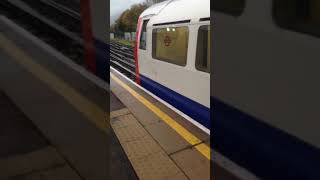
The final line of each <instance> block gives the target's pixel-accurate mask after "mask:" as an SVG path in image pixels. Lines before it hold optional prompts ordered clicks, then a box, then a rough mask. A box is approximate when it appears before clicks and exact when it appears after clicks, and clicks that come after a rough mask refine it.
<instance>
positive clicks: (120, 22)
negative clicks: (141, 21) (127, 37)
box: [110, 3, 147, 32]
mask: <svg viewBox="0 0 320 180" xmlns="http://www.w3.org/2000/svg"><path fill="white" fill-rule="evenodd" d="M146 8H147V5H146V4H145V3H142V4H134V5H132V6H131V8H130V9H127V10H125V11H124V12H123V13H122V14H121V15H120V17H119V18H118V19H117V20H116V22H115V25H114V27H111V29H110V30H111V31H112V30H114V31H123V32H134V31H136V27H137V22H138V18H139V16H140V14H141V13H142V12H143V11H144V10H145V9H146Z"/></svg>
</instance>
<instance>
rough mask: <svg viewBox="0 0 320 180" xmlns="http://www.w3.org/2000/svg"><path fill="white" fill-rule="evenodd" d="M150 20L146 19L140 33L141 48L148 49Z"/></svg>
mask: <svg viewBox="0 0 320 180" xmlns="http://www.w3.org/2000/svg"><path fill="white" fill-rule="evenodd" d="M148 22H149V20H144V21H143V25H142V29H141V35H140V42H139V49H144V50H146V49H147V24H148Z"/></svg>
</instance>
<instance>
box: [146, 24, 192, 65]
mask: <svg viewBox="0 0 320 180" xmlns="http://www.w3.org/2000/svg"><path fill="white" fill-rule="evenodd" d="M188 39H189V29H188V27H166V28H157V29H153V31H152V57H153V58H154V59H157V60H161V61H165V62H168V63H172V64H176V65H180V66H185V65H186V63H187V53H188Z"/></svg>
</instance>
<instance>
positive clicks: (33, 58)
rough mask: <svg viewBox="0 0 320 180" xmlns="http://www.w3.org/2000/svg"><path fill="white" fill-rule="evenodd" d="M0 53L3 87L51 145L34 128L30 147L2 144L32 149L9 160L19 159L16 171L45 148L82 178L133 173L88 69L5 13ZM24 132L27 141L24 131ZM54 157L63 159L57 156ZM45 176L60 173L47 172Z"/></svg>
mask: <svg viewBox="0 0 320 180" xmlns="http://www.w3.org/2000/svg"><path fill="white" fill-rule="evenodd" d="M0 58H1V61H0V89H1V91H2V92H4V93H5V94H6V95H7V96H8V97H9V98H10V100H11V101H12V103H13V104H14V105H15V106H16V107H17V108H18V109H19V110H20V111H21V112H22V113H23V114H24V115H25V117H26V118H27V119H29V120H30V122H32V124H33V126H34V127H36V128H37V129H38V130H39V132H40V133H41V134H42V135H43V137H45V139H46V140H47V141H48V142H50V143H49V144H50V147H52V148H53V149H54V151H53V150H50V148H49V150H47V149H44V148H46V147H47V146H48V145H47V144H45V142H46V141H45V142H42V140H41V138H40V139H39V138H38V140H37V136H36V135H32V134H30V135H29V136H35V140H34V141H36V142H35V145H34V147H33V146H32V148H31V150H30V149H29V148H27V147H24V148H26V149H23V148H21V147H19V146H18V145H19V143H17V144H16V145H15V146H13V145H14V144H13V145H12V148H10V149H9V145H8V146H6V148H7V149H6V150H4V148H3V146H2V145H1V149H2V151H3V154H8V153H9V154H13V155H17V157H18V154H17V152H18V153H19V154H21V153H27V154H28V153H29V152H30V153H31V154H29V155H28V156H27V157H26V159H24V160H23V161H10V163H11V162H14V163H13V164H12V166H17V167H19V166H20V165H22V167H21V169H20V170H18V171H19V172H18V174H23V173H24V171H23V168H24V167H23V165H24V163H25V161H26V160H28V161H30V157H31V159H32V157H33V156H34V154H33V153H35V154H36V156H37V155H39V156H40V157H41V156H43V155H45V154H46V153H49V154H47V155H46V156H48V157H52V158H53V159H57V158H55V155H56V153H55V152H57V153H58V154H59V157H60V156H61V157H63V160H64V161H66V162H68V164H70V166H71V167H72V169H74V170H75V171H76V172H77V175H78V176H80V178H81V179H88V180H89V179H94V180H99V179H101V180H105V179H136V174H135V172H134V171H133V169H132V167H131V164H130V163H129V161H128V158H127V157H126V156H125V154H124V152H123V149H122V147H121V146H120V143H119V141H118V140H117V138H116V136H115V134H114V132H113V130H112V129H111V128H110V126H109V123H108V122H109V120H108V119H109V113H108V111H109V98H108V97H109V95H108V92H107V91H106V89H105V87H102V86H100V85H99V83H94V82H93V81H92V80H93V79H94V78H93V77H92V74H91V76H90V75H88V74H87V75H86V74H85V73H81V72H80V71H78V70H77V68H79V67H75V63H72V62H69V61H68V60H66V58H63V55H62V54H60V53H58V52H56V51H55V50H54V49H52V48H50V47H48V46H47V45H44V44H43V42H40V40H39V39H37V38H36V37H33V36H32V35H30V33H28V32H25V31H24V30H21V28H19V27H16V26H15V25H13V24H12V23H9V24H8V21H4V20H3V18H0ZM67 61H68V62H67ZM80 68H82V67H80ZM82 70H85V69H84V68H82ZM0 119H1V118H0ZM7 128H10V127H7ZM10 131H11V130H10ZM12 138H14V137H12ZM25 138H26V143H27V142H28V136H27V135H26V136H25ZM38 141H39V142H38ZM29 142H30V144H32V142H31V141H29ZM41 143H44V144H41ZM21 145H22V144H21ZM41 149H44V151H42V150H41ZM38 150H39V151H38ZM20 152H21V153H20ZM0 159H1V157H0ZM18 159H20V158H18ZM22 159H23V158H22ZM40 159H41V158H40ZM57 163H58V165H59V166H60V165H61V162H60V161H59V158H58V160H57ZM0 165H1V160H0ZM6 167H9V166H6ZM9 169H11V168H9ZM28 171H29V170H28ZM60 171H65V169H64V168H62V169H61V170H60V169H59V172H60ZM110 171H111V172H110ZM2 172H3V171H2ZM7 176H8V177H10V176H11V175H10V176H9V175H7ZM2 178H5V176H3V177H1V178H0V179H2ZM19 178H20V177H19ZM48 178H49V179H50V178H51V179H61V178H54V175H52V174H51V175H50V173H49V176H48ZM20 179H23V178H20ZM62 179H63V178H62ZM66 179H73V178H66Z"/></svg>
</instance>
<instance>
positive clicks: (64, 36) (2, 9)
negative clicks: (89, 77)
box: [0, 0, 83, 64]
mask: <svg viewBox="0 0 320 180" xmlns="http://www.w3.org/2000/svg"><path fill="white" fill-rule="evenodd" d="M45 1H46V0H37V1H35V0H2V1H0V14H1V15H4V16H6V17H7V18H9V19H10V20H12V21H14V22H15V23H17V24H18V25H20V26H22V27H23V28H24V29H26V30H27V31H29V32H30V33H32V34H33V35H35V36H37V37H38V38H40V39H41V40H43V41H44V42H46V43H47V44H49V45H50V46H52V47H53V48H55V49H57V50H58V51H60V52H61V53H63V54H64V55H65V56H67V57H69V58H70V59H72V60H73V61H75V62H76V63H78V64H83V40H82V37H81V24H80V19H77V18H75V17H72V16H71V15H70V14H69V13H64V10H63V9H61V8H60V9H59V8H57V7H54V5H48V3H46V2H45Z"/></svg>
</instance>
